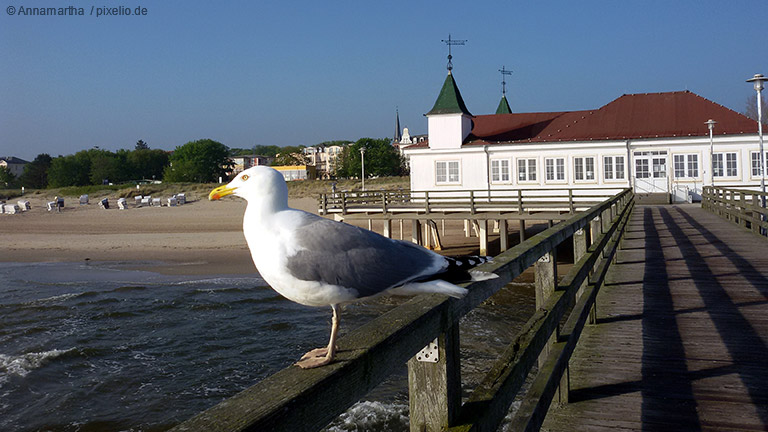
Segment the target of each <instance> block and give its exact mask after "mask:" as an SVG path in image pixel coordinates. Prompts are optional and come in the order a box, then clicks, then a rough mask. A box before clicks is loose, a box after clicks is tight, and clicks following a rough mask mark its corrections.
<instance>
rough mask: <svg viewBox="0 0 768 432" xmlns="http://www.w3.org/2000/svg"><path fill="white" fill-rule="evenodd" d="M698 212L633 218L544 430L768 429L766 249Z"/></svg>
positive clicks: (643, 211)
mask: <svg viewBox="0 0 768 432" xmlns="http://www.w3.org/2000/svg"><path fill="white" fill-rule="evenodd" d="M707 194H708V195H710V191H707ZM711 194H712V195H714V192H712V193H711ZM703 207H705V208H706V209H700V208H696V207H694V206H674V207H673V206H663V207H643V208H639V209H637V210H636V212H635V214H634V215H633V220H632V221H631V223H630V225H629V227H628V235H627V238H626V239H625V241H624V242H623V244H622V248H623V250H621V251H620V253H619V259H618V261H617V264H616V265H614V266H612V268H611V270H610V271H609V273H608V275H607V285H606V287H604V288H603V289H602V290H601V293H600V295H599V297H598V301H597V302H598V305H599V311H600V314H599V317H598V318H599V319H598V324H597V325H595V326H588V327H586V328H585V329H584V333H583V336H582V338H581V340H580V342H579V346H578V347H577V349H576V350H575V352H574V356H573V358H572V359H571V363H570V377H571V387H572V390H573V391H572V399H571V403H570V404H568V405H566V406H563V407H553V408H551V409H550V412H549V413H548V414H547V418H546V420H545V423H544V428H545V429H547V430H550V431H571V430H607V429H610V428H612V427H616V428H617V429H618V430H638V431H639V430H699V429H705V430H728V431H731V430H734V431H739V430H765V428H766V427H767V426H768V370H766V368H765V358H768V348H766V344H768V342H767V341H768V319H766V317H768V302H766V301H765V300H766V298H768V254H766V253H765V251H766V250H768V249H767V248H766V246H767V245H768V242H766V240H764V239H763V238H760V237H757V236H753V235H751V234H750V232H749V231H747V230H742V229H740V228H739V227H738V226H737V225H735V224H732V223H731V222H728V221H726V220H725V219H720V218H719V216H716V215H714V214H712V213H709V212H710V211H711V209H712V208H715V207H714V206H713V205H712V204H711V201H710V202H707V203H706V204H703ZM654 323H656V324H654ZM564 331H565V330H564Z"/></svg>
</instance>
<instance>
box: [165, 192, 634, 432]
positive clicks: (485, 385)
mask: <svg viewBox="0 0 768 432" xmlns="http://www.w3.org/2000/svg"><path fill="white" fill-rule="evenodd" d="M633 204H634V200H633V194H632V192H631V191H630V190H625V191H623V192H621V193H619V194H617V195H615V196H613V197H612V198H611V199H609V200H606V201H604V202H603V203H600V204H598V205H595V206H593V207H592V208H590V209H589V210H587V211H586V212H584V213H582V214H578V215H574V216H572V217H571V218H570V219H568V220H566V221H564V222H561V223H559V224H557V225H555V226H554V227H551V228H549V229H547V230H546V231H543V232H541V233H539V234H538V235H536V236H534V237H532V238H530V239H528V240H526V241H525V242H523V243H521V244H519V245H517V246H516V247H514V248H512V249H510V250H508V251H506V252H505V253H502V254H501V255H498V256H496V257H495V258H494V260H493V261H492V262H489V263H486V264H483V265H482V266H479V267H478V270H482V271H486V272H493V273H496V274H497V275H498V276H499V277H498V278H496V279H490V280H485V281H480V282H474V283H471V284H467V285H465V286H466V287H467V288H468V290H469V293H468V294H467V295H466V296H465V297H464V298H462V299H453V298H448V297H445V296H442V295H437V294H434V295H422V296H417V297H415V298H413V299H411V300H410V301H408V302H407V303H405V304H403V305H402V306H399V307H397V308H396V309H393V310H392V311H390V312H388V313H386V314H384V315H382V316H381V317H379V318H377V319H374V320H372V321H371V322H369V323H367V324H365V325H363V326H361V327H360V328H358V329H356V330H353V331H351V332H350V333H349V334H347V335H346V336H344V337H343V338H341V339H339V341H338V347H339V354H338V360H337V361H336V362H334V363H332V364H330V365H328V366H324V367H321V368H317V369H310V370H301V369H299V368H297V367H288V368H286V369H284V370H282V371H280V372H278V373H276V374H275V375H272V376H270V377H268V378H266V379H264V380H263V381H261V382H259V383H258V384H256V385H254V386H252V387H250V388H248V389H246V390H244V391H243V392H241V393H239V394H237V395H235V396H233V397H232V398H230V399H227V400H226V401H224V402H222V403H220V404H219V405H216V406H214V407H212V408H210V409H209V410H207V411H205V412H203V413H201V414H198V415H197V416H195V417H193V418H192V419H190V420H188V421H186V422H184V423H182V424H180V425H179V426H177V427H176V428H175V429H174V430H176V431H245V430H253V431H262V430H264V431H267V430H268V431H316V430H319V429H321V428H323V427H324V426H325V425H327V424H328V423H329V422H331V421H332V420H333V419H334V418H336V417H337V416H338V415H340V414H341V413H343V412H344V411H345V410H346V409H347V408H348V407H350V406H351V405H352V404H354V403H355V402H357V401H358V400H360V399H361V398H363V397H364V396H365V395H366V393H368V392H369V391H370V390H372V389H373V388H374V387H375V386H376V385H378V384H379V383H381V382H382V381H383V380H384V379H385V378H386V377H387V376H389V375H390V374H392V373H393V372H394V371H396V370H397V369H398V368H399V367H401V365H402V364H403V363H405V362H407V364H408V376H409V398H410V428H411V430H412V431H437V430H442V429H445V428H450V429H449V430H452V431H470V430H477V431H492V430H496V428H497V427H498V425H499V424H500V422H501V421H502V420H503V418H504V416H505V415H506V413H507V412H508V410H509V407H510V405H511V403H512V401H513V400H514V399H515V397H516V396H517V395H518V393H519V392H520V389H521V387H522V385H523V383H524V382H525V379H526V377H527V376H528V375H529V374H531V373H532V370H534V366H535V365H536V364H537V362H538V363H539V364H540V367H539V373H538V374H537V376H536V377H535V379H534V381H533V384H532V386H531V388H530V389H529V390H528V391H527V393H526V394H525V395H524V399H523V403H522V405H521V407H520V408H519V409H518V411H517V415H516V416H515V417H514V419H513V424H514V430H523V429H526V430H536V429H538V428H539V426H540V425H541V422H542V421H543V418H544V415H545V414H546V411H547V409H548V407H549V405H550V403H551V401H552V398H553V395H554V394H555V393H556V392H557V389H558V388H559V387H560V388H562V389H564V391H565V389H567V383H566V384H565V385H562V384H561V383H562V382H563V376H564V374H563V371H564V370H565V369H566V367H567V364H568V359H569V358H570V354H571V353H572V352H573V349H574V347H575V345H576V342H577V341H578V338H579V335H580V334H581V330H582V328H583V326H584V325H585V322H586V321H587V319H588V317H589V316H590V311H591V310H592V307H593V305H594V302H595V296H596V295H597V291H598V289H599V288H600V286H601V285H602V282H603V278H604V276H605V273H606V270H607V268H608V265H609V263H610V261H611V259H612V257H613V256H614V253H615V251H616V249H617V247H618V242H619V240H620V239H621V236H622V233H623V230H624V227H625V225H626V223H627V220H628V218H629V215H630V213H631V210H632V208H633ZM569 239H572V241H573V246H574V256H575V261H576V262H575V264H574V265H573V267H572V269H571V271H570V272H569V273H568V274H567V275H565V277H563V278H562V279H561V280H560V282H559V283H558V282H557V280H558V277H557V271H556V269H557V266H556V256H555V251H556V248H557V246H558V245H559V244H561V243H563V242H565V241H567V240H569ZM532 265H535V267H536V271H535V273H536V285H537V289H536V304H537V310H536V312H535V313H534V315H533V316H532V317H531V318H530V320H529V321H528V322H527V323H526V325H525V326H524V328H523V330H522V331H521V332H520V334H518V335H517V337H516V338H515V340H514V341H513V343H512V344H511V345H510V346H509V347H508V348H507V349H506V350H505V352H504V353H503V355H502V356H501V357H500V358H499V359H498V360H497V362H496V363H495V364H494V365H493V367H492V368H491V369H490V371H489V372H488V373H487V376H486V377H485V379H484V380H483V381H482V382H481V384H480V385H479V386H478V387H477V388H476V389H475V390H474V392H473V393H472V394H471V395H470V397H469V399H468V400H467V401H466V402H465V403H464V404H462V403H461V402H462V401H461V379H460V373H459V370H460V362H461V358H460V354H459V340H458V334H459V330H458V325H459V324H458V323H459V319H460V318H461V317H462V316H464V315H466V314H467V313H468V312H469V311H471V310H472V309H473V308H475V307H476V306H478V305H479V304H481V303H482V302H483V301H485V300H486V299H488V298H489V297H490V296H491V295H492V294H494V293H495V292H497V291H498V290H499V289H501V288H502V287H503V286H505V285H506V284H508V283H509V282H511V281H512V280H513V279H515V278H516V277H517V276H519V275H520V274H521V273H522V272H523V271H524V270H525V269H527V268H529V267H530V266H532ZM560 323H564V324H562V325H561V324H560ZM435 340H436V341H437V347H438V348H437V351H438V361H437V362H436V363H428V362H421V361H419V360H417V358H416V354H417V353H418V352H419V350H421V349H422V348H423V347H425V346H427V345H428V344H429V343H430V342H434V341H435ZM561 393H562V392H561ZM566 398H567V395H566V394H562V395H561V400H562V401H565V399H566Z"/></svg>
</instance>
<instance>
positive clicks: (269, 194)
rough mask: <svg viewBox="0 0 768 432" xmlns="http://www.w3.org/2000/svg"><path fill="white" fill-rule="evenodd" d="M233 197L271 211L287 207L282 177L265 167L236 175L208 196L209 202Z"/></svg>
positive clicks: (285, 187) (286, 188)
mask: <svg viewBox="0 0 768 432" xmlns="http://www.w3.org/2000/svg"><path fill="white" fill-rule="evenodd" d="M227 195H235V196H238V197H240V198H243V199H245V200H246V201H248V204H249V205H251V204H257V205H259V206H267V207H268V208H269V209H271V210H281V209H284V208H286V207H288V187H287V186H286V184H285V179H284V178H283V175H282V174H280V173H279V172H277V171H276V170H274V169H273V168H270V167H267V166H255V167H252V168H248V169H247V170H245V171H243V172H241V173H240V174H238V175H237V176H236V177H235V178H234V179H232V181H231V182H229V183H227V184H226V185H224V186H219V187H217V188H216V189H214V190H212V191H211V193H210V194H208V199H209V200H218V199H220V198H223V197H225V196H227Z"/></svg>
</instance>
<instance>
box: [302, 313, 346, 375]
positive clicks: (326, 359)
mask: <svg viewBox="0 0 768 432" xmlns="http://www.w3.org/2000/svg"><path fill="white" fill-rule="evenodd" d="M331 309H333V318H332V319H331V340H330V341H329V342H328V347H326V348H317V349H313V350H312V351H310V352H308V353H306V354H304V356H302V357H301V360H299V361H298V362H297V363H296V365H297V366H299V367H300V368H302V369H312V368H316V367H320V366H325V365H327V364H329V363H331V362H332V361H333V358H334V357H335V356H336V337H337V336H338V332H339V323H340V321H341V314H340V313H339V310H338V306H337V305H331Z"/></svg>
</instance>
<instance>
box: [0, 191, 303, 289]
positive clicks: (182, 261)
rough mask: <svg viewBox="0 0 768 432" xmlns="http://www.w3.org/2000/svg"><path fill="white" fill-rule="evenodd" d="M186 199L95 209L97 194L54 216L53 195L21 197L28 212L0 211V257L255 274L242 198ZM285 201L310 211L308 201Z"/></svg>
mask: <svg viewBox="0 0 768 432" xmlns="http://www.w3.org/2000/svg"><path fill="white" fill-rule="evenodd" d="M189 198H191V199H189ZM189 198H188V200H189V201H188V203H187V204H185V205H182V206H176V207H166V206H163V207H148V206H144V207H136V206H135V205H134V204H133V203H130V202H129V208H128V209H126V210H118V209H117V208H116V207H117V204H116V201H115V200H114V199H110V208H109V209H102V208H100V207H99V205H98V199H96V198H91V203H90V204H88V205H80V204H78V203H77V201H76V199H74V198H69V199H66V200H65V207H64V208H63V209H62V211H61V212H60V213H56V212H48V211H47V210H46V207H45V203H46V202H47V201H50V200H51V199H52V197H25V199H28V200H29V201H30V205H31V209H30V210H29V211H26V212H23V213H21V214H15V215H9V214H2V215H0V243H1V244H2V247H0V262H77V261H84V260H93V261H119V262H126V261H130V262H135V263H136V268H141V269H147V270H152V271H156V272H160V273H165V274H179V273H186V274H248V273H253V272H255V271H256V269H255V267H254V265H253V263H252V261H251V258H250V254H249V252H248V247H247V245H246V243H245V238H244V237H243V233H242V218H243V211H244V210H245V201H244V200H241V199H238V198H234V197H227V198H224V199H223V200H220V201H208V200H207V199H206V197H189ZM12 202H16V200H13V201H12ZM290 205H291V206H292V207H294V208H300V209H303V210H307V211H314V212H317V205H316V200H315V199H313V198H300V199H293V200H291V202H290Z"/></svg>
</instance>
